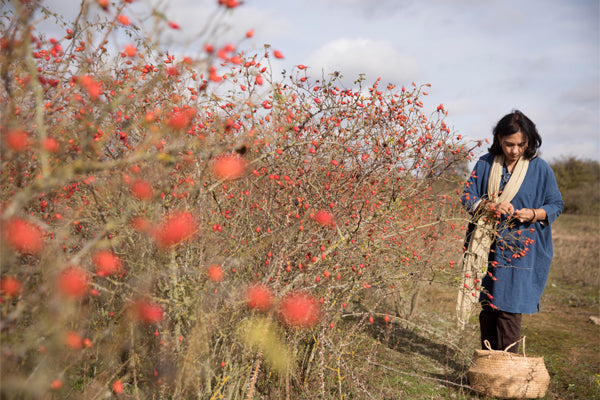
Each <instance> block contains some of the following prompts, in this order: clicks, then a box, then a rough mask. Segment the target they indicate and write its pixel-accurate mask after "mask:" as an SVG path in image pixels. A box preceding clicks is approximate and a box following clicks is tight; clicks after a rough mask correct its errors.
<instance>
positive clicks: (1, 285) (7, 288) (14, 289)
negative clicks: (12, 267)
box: [0, 276, 23, 297]
mask: <svg viewBox="0 0 600 400" xmlns="http://www.w3.org/2000/svg"><path fill="white" fill-rule="evenodd" d="M22 289H23V286H22V285H21V282H19V280H18V279H17V278H15V277H13V276H5V277H4V278H2V280H0V293H2V295H3V296H7V297H17V296H18V295H19V293H21V290H22Z"/></svg>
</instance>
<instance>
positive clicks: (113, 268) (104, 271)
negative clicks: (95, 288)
mask: <svg viewBox="0 0 600 400" xmlns="http://www.w3.org/2000/svg"><path fill="white" fill-rule="evenodd" d="M93 261H94V265H95V266H96V275H98V276H100V277H105V276H110V275H114V274H116V273H118V272H119V271H120V270H121V259H120V258H119V257H118V256H117V255H115V253H113V252H112V251H110V250H100V251H99V252H97V253H96V254H95V255H94V258H93Z"/></svg>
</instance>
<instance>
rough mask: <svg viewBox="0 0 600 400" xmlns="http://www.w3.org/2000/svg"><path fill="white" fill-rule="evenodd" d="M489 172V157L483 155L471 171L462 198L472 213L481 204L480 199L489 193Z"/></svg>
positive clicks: (466, 207)
mask: <svg viewBox="0 0 600 400" xmlns="http://www.w3.org/2000/svg"><path fill="white" fill-rule="evenodd" d="M488 174H489V168H488V157H487V156H483V157H481V158H480V159H479V160H478V161H477V163H476V164H475V167H474V168H473V172H471V175H470V176H469V179H467V182H466V183H465V187H464V190H463V195H462V197H461V198H460V201H461V203H462V205H463V206H464V207H465V209H466V210H467V211H468V212H469V213H471V214H473V212H474V211H475V209H476V208H477V205H479V201H480V200H482V199H483V198H484V197H485V196H486V194H487V178H488Z"/></svg>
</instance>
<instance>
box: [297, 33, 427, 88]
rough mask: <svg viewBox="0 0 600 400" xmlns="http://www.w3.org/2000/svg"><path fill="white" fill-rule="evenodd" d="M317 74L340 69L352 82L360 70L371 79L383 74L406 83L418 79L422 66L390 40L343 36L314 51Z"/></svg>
mask: <svg viewBox="0 0 600 400" xmlns="http://www.w3.org/2000/svg"><path fill="white" fill-rule="evenodd" d="M307 65H308V66H309V67H310V72H311V74H313V76H315V77H320V76H321V72H322V71H324V72H325V74H329V73H333V72H335V71H339V72H341V73H342V75H343V76H344V82H345V83H346V82H349V83H350V84H351V83H352V82H353V81H354V80H355V79H356V78H358V76H359V75H360V74H365V77H366V78H367V81H368V82H373V81H375V80H376V79H377V78H381V80H382V83H384V84H387V83H394V84H398V85H400V84H402V83H405V82H410V81H412V80H417V79H418V77H419V75H420V72H421V71H420V68H419V66H418V64H417V62H416V60H415V59H414V58H412V57H410V56H407V55H404V54H401V53H399V52H398V51H397V50H396V49H395V48H394V46H392V44H391V43H390V42H388V41H377V40H371V39H362V38H359V39H348V38H340V39H336V40H333V41H331V42H329V43H327V44H325V45H324V46H322V47H321V48H319V49H317V50H316V51H315V52H314V53H312V54H311V55H310V56H309V57H308V60H307Z"/></svg>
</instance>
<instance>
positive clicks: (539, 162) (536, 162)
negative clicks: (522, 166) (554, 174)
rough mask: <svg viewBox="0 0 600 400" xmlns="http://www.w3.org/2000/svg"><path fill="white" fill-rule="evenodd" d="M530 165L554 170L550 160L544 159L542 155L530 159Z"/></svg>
mask: <svg viewBox="0 0 600 400" xmlns="http://www.w3.org/2000/svg"><path fill="white" fill-rule="evenodd" d="M529 165H532V166H533V167H535V168H539V169H540V170H552V168H551V167H550V164H548V162H546V160H544V159H543V158H541V157H540V156H535V157H533V158H532V159H531V160H529Z"/></svg>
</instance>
